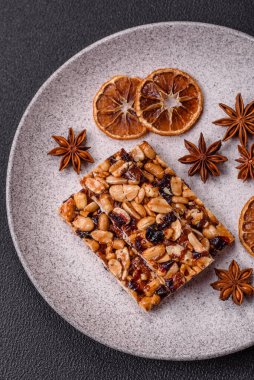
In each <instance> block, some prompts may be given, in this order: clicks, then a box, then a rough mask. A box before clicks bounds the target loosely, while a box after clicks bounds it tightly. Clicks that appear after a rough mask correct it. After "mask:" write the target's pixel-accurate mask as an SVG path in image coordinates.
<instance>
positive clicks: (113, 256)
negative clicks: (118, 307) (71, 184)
mask: <svg viewBox="0 0 254 380" xmlns="http://www.w3.org/2000/svg"><path fill="white" fill-rule="evenodd" d="M59 213H60V215H61V217H62V218H63V219H64V220H65V221H66V222H67V223H68V224H69V225H70V226H71V228H72V230H73V231H74V232H75V234H76V235H78V236H79V237H80V238H81V239H82V240H83V242H84V243H85V244H86V245H87V246H88V247H89V248H90V249H91V250H92V251H93V252H94V253H95V254H96V255H97V256H98V257H99V258H100V259H101V260H102V262H103V264H104V266H105V267H106V268H107V269H108V270H109V271H110V272H111V273H112V274H113V275H114V277H115V278H116V279H117V280H118V282H119V283H120V285H121V286H122V287H123V288H124V289H125V290H126V291H127V292H128V293H129V294H130V295H131V296H132V297H133V298H134V299H135V300H136V301H137V302H138V304H139V306H140V307H142V308H143V309H144V310H146V311H148V310H151V309H152V308H153V307H154V306H155V305H158V304H159V303H160V302H161V300H162V299H164V298H165V297H166V296H167V295H168V294H170V293H171V290H170V289H168V288H167V287H166V286H165V285H164V284H163V283H162V281H161V280H160V278H159V277H158V276H157V275H156V274H155V273H154V272H153V271H152V270H151V269H150V268H149V267H148V266H147V265H146V263H145V262H144V260H143V259H142V258H141V257H140V256H139V255H137V254H136V253H135V252H134V251H133V250H132V249H131V248H130V247H129V246H128V245H127V244H126V243H125V241H124V240H122V239H119V238H118V237H117V236H116V233H115V232H114V228H113V225H112V223H111V222H110V220H109V218H108V216H107V215H106V214H105V213H103V212H101V210H100V209H99V207H98V205H97V203H95V202H94V201H93V200H92V199H91V198H90V197H89V196H88V194H87V192H86V191H85V190H81V191H79V192H77V193H75V194H73V195H72V196H70V197H69V198H68V199H67V200H66V201H65V202H64V203H63V204H62V205H61V206H60V209H59Z"/></svg>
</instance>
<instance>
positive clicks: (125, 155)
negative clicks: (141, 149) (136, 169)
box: [120, 149, 133, 161]
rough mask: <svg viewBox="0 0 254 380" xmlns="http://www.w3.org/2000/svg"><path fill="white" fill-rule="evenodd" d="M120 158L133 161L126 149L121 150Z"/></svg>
mask: <svg viewBox="0 0 254 380" xmlns="http://www.w3.org/2000/svg"><path fill="white" fill-rule="evenodd" d="M120 157H121V158H122V160H124V161H133V159H132V157H131V156H130V155H129V153H127V152H126V150H124V149H121V151H120Z"/></svg>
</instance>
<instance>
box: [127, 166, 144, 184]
mask: <svg viewBox="0 0 254 380" xmlns="http://www.w3.org/2000/svg"><path fill="white" fill-rule="evenodd" d="M141 176H142V172H141V170H140V169H139V168H138V167H137V166H131V167H130V168H129V169H128V170H127V172H126V173H124V175H123V177H124V178H127V179H128V180H130V181H138V182H139V181H140V178H141Z"/></svg>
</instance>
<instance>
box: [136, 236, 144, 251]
mask: <svg viewBox="0 0 254 380" xmlns="http://www.w3.org/2000/svg"><path fill="white" fill-rule="evenodd" d="M142 240H143V239H142V237H141V236H137V237H136V239H135V247H136V249H137V251H138V252H143V251H144V248H143V244H142Z"/></svg>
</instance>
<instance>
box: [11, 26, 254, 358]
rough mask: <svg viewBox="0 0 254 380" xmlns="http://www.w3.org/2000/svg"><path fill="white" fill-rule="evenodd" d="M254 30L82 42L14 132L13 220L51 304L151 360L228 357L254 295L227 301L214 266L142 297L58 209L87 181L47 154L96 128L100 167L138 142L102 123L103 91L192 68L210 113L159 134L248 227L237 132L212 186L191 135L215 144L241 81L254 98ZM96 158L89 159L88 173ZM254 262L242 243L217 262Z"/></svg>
mask: <svg viewBox="0 0 254 380" xmlns="http://www.w3.org/2000/svg"><path fill="white" fill-rule="evenodd" d="M253 62H254V39H253V38H251V37H249V36H247V35H245V34H243V33H240V32H237V31H234V30H230V29H227V28H223V27H219V26H213V25H206V24H196V23H185V22H184V23H161V24H153V25H146V26H141V27H137V28H134V29H130V30H126V31H123V32H120V33H117V34H115V35H113V36H110V37H107V38H105V39H103V40H101V41H99V42H97V43H95V44H93V45H91V46H89V47H88V48H86V49H84V50H82V51H81V52H80V53H78V54H77V55H75V57H73V58H72V59H70V60H69V61H68V62H66V63H65V64H64V65H63V66H62V67H61V68H60V69H59V70H57V71H56V72H55V73H54V74H53V75H52V76H51V77H50V78H49V79H48V80H47V81H46V83H45V84H44V85H43V86H42V87H41V88H40V90H39V91H38V93H37V94H36V95H35V97H34V99H33V100H32V102H31V103H30V105H29V107H28V108H27V110H26V112H25V114H24V116H23V118H22V120H21V122H20V124H19V127H18V129H17V133H16V136H15V139H14V142H13V146H12V150H11V154H10V161H9V167H8V176H7V208H8V219H9V225H10V230H11V233H12V237H13V241H14V244H15V247H16V250H17V252H18V255H19V257H20V260H21V262H22V264H23V266H24V268H25V270H26V272H27V273H28V275H29V277H30V279H31V281H32V282H33V284H34V285H35V286H36V288H37V289H38V291H39V292H40V293H41V295H42V296H43V297H44V298H45V299H46V300H47V302H48V303H49V304H50V305H51V306H52V307H53V308H54V309H55V310H56V312H57V313H59V314H60V315H61V316H62V317H63V318H64V319H66V320H67V321H68V322H69V323H70V324H72V325H73V326H75V327H76V328H77V329H78V330H80V331H82V332H83V333H84V334H86V335H88V336H89V337H92V338H93V339H95V340H97V341H99V342H101V343H103V344H105V345H108V346H110V347H112V348H115V349H118V350H122V351H124V352H127V353H131V354H134V355H139V356H143V357H147V358H157V359H171V360H193V359H202V358H211V357H214V356H219V355H225V354H229V353H231V352H234V351H237V350H240V349H243V348H245V347H248V346H250V345H252V344H253V343H254V322H253V321H254V304H253V302H251V301H246V302H245V303H244V304H243V305H242V306H241V307H238V306H236V305H234V304H233V303H232V302H230V301H228V302H222V301H220V300H219V297H218V293H217V292H215V291H213V290H212V288H211V287H210V285H209V284H210V283H211V282H212V281H214V280H215V274H214V271H213V268H210V269H208V270H207V271H206V272H205V273H204V274H201V275H200V276H199V277H198V278H197V279H196V280H194V281H193V282H192V283H191V284H189V285H188V286H186V287H184V288H183V289H182V290H180V291H179V292H178V293H176V294H175V295H174V296H172V297H170V298H168V299H167V300H166V301H165V302H164V304H163V305H161V307H159V308H158V309H157V310H154V311H153V312H150V313H145V312H143V311H142V310H139V308H138V306H137V305H136V304H135V302H133V300H132V299H131V298H130V297H129V296H128V295H127V294H126V293H125V292H124V291H123V290H122V289H121V288H120V287H119V285H118V284H117V283H116V282H115V280H114V278H112V276H111V275H110V273H108V272H107V271H105V269H104V268H103V266H102V264H101V263H100V262H99V261H98V259H97V258H96V257H95V256H94V255H93V254H92V253H91V252H89V250H88V249H87V248H86V247H85V246H84V245H83V243H82V241H81V240H80V239H78V238H77V237H76V236H74V235H72V234H71V232H70V230H69V227H68V226H67V225H65V224H64V222H63V221H62V220H60V218H59V217H58V215H57V208H58V206H59V204H60V203H61V202H62V201H63V200H64V199H66V198H67V197H68V196H69V195H70V194H72V193H73V192H75V191H77V190H78V189H79V188H80V185H79V179H80V178H79V177H78V176H77V175H76V174H75V173H74V172H73V171H72V170H66V171H65V172H63V173H59V172H58V165H59V160H58V159H57V158H55V157H50V156H47V151H49V150H50V149H52V148H53V146H54V145H55V144H54V143H53V142H52V140H51V139H50V136H51V135H52V134H59V135H66V134H67V131H68V128H69V127H73V128H74V129H75V130H76V131H78V130H81V129H83V128H87V131H88V145H89V146H91V147H92V149H91V153H92V155H93V156H94V158H95V165H96V164H98V163H99V162H100V160H102V159H103V158H105V157H107V156H108V155H110V154H111V153H112V152H113V151H115V150H117V149H119V148H120V147H122V146H124V147H125V148H126V149H130V148H131V147H132V146H134V144H136V143H137V141H128V142H121V141H115V140H112V139H110V138H109V137H107V136H106V135H104V134H103V133H101V132H100V131H99V129H98V128H96V127H95V124H94V121H93V116H92V99H93V96H94V94H95V93H96V91H97V89H98V88H99V86H100V85H101V84H102V83H103V82H104V81H106V80H107V79H108V78H110V77H111V76H114V75H116V74H127V75H133V76H140V77H144V76H146V75H147V74H148V73H150V72H151V71H152V70H154V69H156V68H163V67H177V68H179V69H181V70H184V71H186V72H188V73H190V74H192V75H193V76H194V77H195V78H196V79H197V80H198V82H199V83H200V85H201V87H202V90H203V93H204V99H205V102H204V112H203V114H202V117H201V118H200V120H199V121H198V123H197V124H196V126H195V127H194V128H193V129H191V130H190V131H189V132H187V133H186V134H184V135H182V136H178V137H163V136H158V135H155V134H148V135H147V136H146V139H147V140H148V141H149V142H150V143H151V144H153V145H154V146H155V147H156V148H157V150H158V151H159V153H160V154H161V155H162V156H163V157H164V159H165V160H166V161H167V162H168V163H170V164H171V165H172V166H173V167H174V168H175V170H176V171H177V172H178V174H179V175H180V176H182V177H183V178H185V179H186V180H187V182H188V183H189V184H190V186H191V187H192V188H193V190H194V191H195V192H196V193H197V194H199V196H200V198H201V199H202V200H203V201H204V202H205V203H206V204H207V205H208V206H209V208H211V209H212V210H213V211H214V212H215V214H216V215H217V216H218V218H220V219H221V220H222V221H223V222H224V223H225V225H226V226H227V227H228V228H229V229H230V230H231V231H232V232H233V233H234V234H235V235H237V223H238V217H239V214H240V210H241V208H242V206H243V204H244V203H245V202H246V201H247V200H248V199H249V197H250V196H251V195H253V189H254V187H253V184H251V183H242V182H241V181H239V180H237V170H236V169H235V165H236V164H235V162H234V159H235V158H237V157H238V152H237V141H236V140H233V141H229V142H226V143H225V144H224V145H223V150H222V153H223V154H225V155H227V156H228V158H229V161H228V163H226V164H225V165H224V167H223V174H222V175H221V177H219V178H216V179H211V180H209V181H208V182H207V183H206V184H203V183H202V182H201V181H200V179H199V178H198V177H193V178H188V177H187V170H188V167H186V166H185V165H181V164H180V163H179V162H178V161H177V158H179V157H180V156H182V155H184V154H185V148H184V144H183V140H184V138H187V139H188V140H191V141H193V142H197V140H198V136H199V133H200V131H203V133H204V135H205V138H206V139H207V140H208V142H209V141H210V142H213V141H214V140H215V139H219V138H222V137H223V135H224V132H225V129H223V128H222V127H219V126H214V125H213V124H212V121H213V120H215V119H218V118H220V117H222V111H221V110H220V109H219V107H218V105H217V104H218V102H223V103H226V104H229V105H233V104H234V98H235V95H236V94H237V93H238V92H239V91H241V93H242V95H243V98H244V100H245V101H247V102H248V101H250V100H251V99H253V88H254V74H253ZM91 168H92V165H90V166H87V168H84V169H83V171H82V174H84V173H85V172H86V170H89V169H91ZM233 257H234V258H236V260H237V261H239V263H240V265H242V266H245V267H249V266H253V265H254V261H253V258H252V257H250V256H249V255H248V254H247V253H246V252H245V251H244V249H243V248H242V246H241V245H240V243H239V241H238V239H237V240H236V244H235V245H234V247H232V248H230V249H228V250H227V251H225V252H223V254H221V255H220V256H219V257H217V261H216V263H215V266H218V267H226V266H227V265H228V264H229V262H230V261H231V260H232V258H233Z"/></svg>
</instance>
